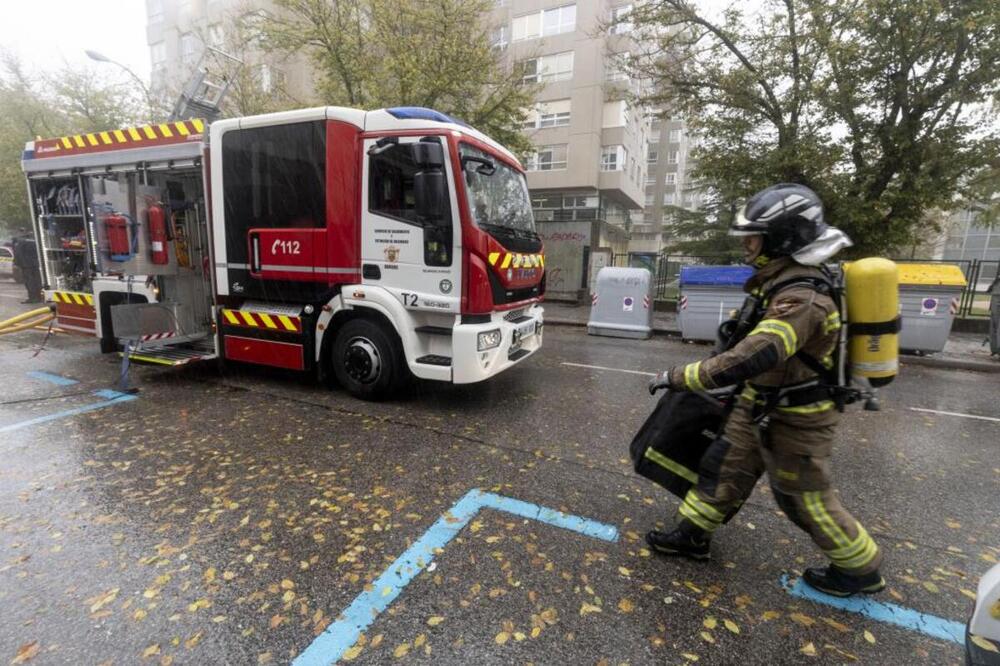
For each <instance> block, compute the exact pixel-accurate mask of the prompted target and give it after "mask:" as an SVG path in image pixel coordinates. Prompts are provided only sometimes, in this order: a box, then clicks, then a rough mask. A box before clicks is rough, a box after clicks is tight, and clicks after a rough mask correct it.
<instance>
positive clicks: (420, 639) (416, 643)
mask: <svg viewBox="0 0 1000 666" xmlns="http://www.w3.org/2000/svg"><path fill="white" fill-rule="evenodd" d="M426 642H427V634H420V635H419V636H417V637H416V638H415V639H413V647H415V648H419V647H423V645H424V643H426Z"/></svg>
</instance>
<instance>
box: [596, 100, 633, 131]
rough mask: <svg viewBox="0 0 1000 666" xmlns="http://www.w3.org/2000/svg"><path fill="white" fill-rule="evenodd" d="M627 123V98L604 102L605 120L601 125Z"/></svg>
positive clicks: (621, 124)
mask: <svg viewBox="0 0 1000 666" xmlns="http://www.w3.org/2000/svg"><path fill="white" fill-rule="evenodd" d="M627 123H628V115H627V112H626V108H625V100H618V101H616V102H605V103H604V122H603V123H602V125H601V127H624V126H625V125H626V124H627Z"/></svg>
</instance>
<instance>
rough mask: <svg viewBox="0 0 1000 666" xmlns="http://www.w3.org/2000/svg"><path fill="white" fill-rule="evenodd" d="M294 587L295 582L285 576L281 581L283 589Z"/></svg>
mask: <svg viewBox="0 0 1000 666" xmlns="http://www.w3.org/2000/svg"><path fill="white" fill-rule="evenodd" d="M294 587H295V583H293V582H292V581H290V580H288V579H287V578H285V579H284V580H282V581H281V589H283V590H291V589H293V588H294Z"/></svg>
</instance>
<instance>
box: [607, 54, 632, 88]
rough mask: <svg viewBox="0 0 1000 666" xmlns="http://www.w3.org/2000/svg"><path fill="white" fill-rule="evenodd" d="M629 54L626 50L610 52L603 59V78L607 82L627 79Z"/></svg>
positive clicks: (629, 61)
mask: <svg viewBox="0 0 1000 666" xmlns="http://www.w3.org/2000/svg"><path fill="white" fill-rule="evenodd" d="M630 63H631V54H629V53H628V52H622V53H612V54H611V55H609V56H608V57H607V59H606V60H605V73H604V80H605V81H608V82H614V81H627V80H628V69H629V64H630Z"/></svg>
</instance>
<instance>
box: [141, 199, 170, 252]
mask: <svg viewBox="0 0 1000 666" xmlns="http://www.w3.org/2000/svg"><path fill="white" fill-rule="evenodd" d="M146 219H147V221H148V224H149V250H150V258H151V259H152V260H153V263H154V264H166V263H169V261H170V255H169V253H168V251H167V241H168V240H169V239H168V238H167V215H166V213H165V212H164V210H163V206H161V205H159V204H154V205H152V206H150V207H149V208H148V209H147V210H146Z"/></svg>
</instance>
